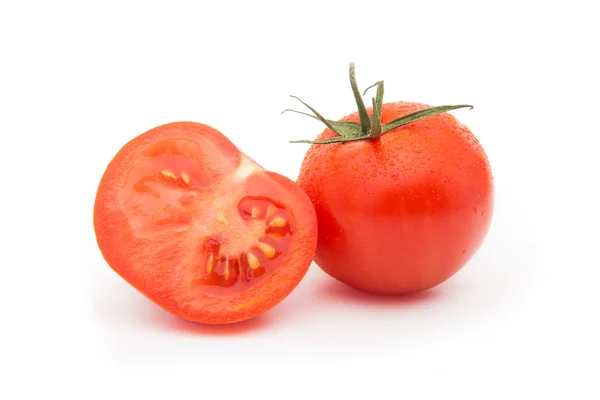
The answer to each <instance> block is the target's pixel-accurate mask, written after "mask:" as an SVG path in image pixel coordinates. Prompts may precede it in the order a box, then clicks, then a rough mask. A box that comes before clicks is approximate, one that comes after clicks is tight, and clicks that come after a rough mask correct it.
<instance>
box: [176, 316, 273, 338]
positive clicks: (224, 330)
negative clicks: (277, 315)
mask: <svg viewBox="0 0 600 400" xmlns="http://www.w3.org/2000/svg"><path fill="white" fill-rule="evenodd" d="M273 322H274V321H273V319H272V318H270V316H269V315H267V314H262V315H259V316H256V317H254V318H251V319H248V320H245V321H240V322H234V323H231V324H221V325H211V324H201V323H198V322H193V321H188V320H185V319H182V318H179V317H176V316H174V315H170V314H169V315H168V321H166V324H165V325H166V328H167V329H170V330H173V331H177V332H181V333H186V334H194V335H196V334H197V335H211V336H232V335H243V334H248V333H251V332H254V331H260V330H262V329H265V328H268V327H269V326H270V325H271V324H272V323H273Z"/></svg>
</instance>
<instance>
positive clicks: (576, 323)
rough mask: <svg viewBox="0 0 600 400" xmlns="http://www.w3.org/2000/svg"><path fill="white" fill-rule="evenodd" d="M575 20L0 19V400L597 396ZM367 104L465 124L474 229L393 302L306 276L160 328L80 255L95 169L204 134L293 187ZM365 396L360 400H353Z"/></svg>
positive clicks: (87, 248)
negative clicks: (381, 87) (485, 208)
mask: <svg viewBox="0 0 600 400" xmlns="http://www.w3.org/2000/svg"><path fill="white" fill-rule="evenodd" d="M592 3H593V2H591V1H587V2H584V1H569V2H552V1H550V2H541V1H540V2H535V1H503V2H496V3H491V2H467V1H460V0H457V1H451V2H450V1H448V2H432V1H428V2H418V1H411V2H399V1H390V2H381V1H379V2H378V1H373V0H371V1H360V2H355V1H344V2H340V3H337V4H334V3H333V2H327V1H317V2H313V1H302V2H296V3H291V2H283V1H280V2H266V1H248V2H228V1H211V2H202V1H189V2H180V1H169V2H166V1H165V2H139V3H134V2H127V1H118V2H117V1H114V2H110V1H102V2H95V3H92V2H75V1H73V2H65V1H52V2H41V1H40V2H31V1H29V2H28V1H20V2H17V1H14V2H10V1H2V2H0V135H2V136H1V138H2V149H3V151H2V156H1V157H0V166H1V169H0V171H1V172H2V189H1V190H2V192H1V193H2V195H1V196H0V205H1V209H2V220H1V222H0V232H1V233H2V237H1V242H0V243H2V244H1V256H0V257H1V258H0V266H1V268H2V275H1V276H2V279H1V282H2V283H1V289H0V300H1V301H0V307H1V311H2V321H3V323H2V325H3V328H2V329H1V330H0V338H1V341H0V351H1V353H0V365H1V366H2V367H3V370H4V372H2V375H1V378H0V382H2V383H1V384H0V398H2V399H21V398H39V399H41V398H48V396H50V395H57V396H60V397H61V398H77V399H96V398H101V399H107V398H110V399H117V398H118V399H121V398H124V399H125V398H128V399H133V398H148V399H150V398H152V399H153V398H161V399H166V398H168V399H177V398H190V399H209V398H211V399H212V398H242V399H243V398H260V399H267V398H269V399H270V398H273V399H290V398H294V399H295V398H299V399H300V398H301V399H306V398H309V397H311V398H347V397H352V396H354V397H356V398H363V399H367V398H384V399H387V398H406V399H417V398H432V399H440V398H448V397H450V398H453V397H455V396H456V397H457V398H468V399H495V398H499V399H500V398H502V399H506V398H534V397H533V396H536V398H537V396H543V395H548V394H557V395H559V397H561V398H576V399H586V398H596V399H597V398H599V397H598V396H600V392H599V390H598V386H597V384H594V383H593V381H592V380H593V379H597V377H598V361H597V360H598V358H599V357H600V351H599V345H598V337H600V330H599V329H598V327H597V324H596V323H597V321H598V315H599V313H598V304H600V301H599V300H600V295H599V291H598V289H597V283H598V278H599V277H600V273H599V268H600V262H599V261H598V253H597V247H598V239H600V237H599V235H598V223H599V222H600V221H599V214H598V208H597V207H598V195H597V191H596V188H597V186H598V181H599V180H598V177H597V176H598V173H599V172H600V168H599V167H598V161H597V159H598V157H597V151H598V150H597V148H598V147H597V146H596V143H598V140H597V139H598V135H599V134H600V129H599V127H598V126H599V125H598V117H597V115H598V90H599V89H600V85H599V80H598V71H599V70H600V65H599V62H598V60H597V55H598V37H600V31H599V29H598V25H597V20H596V18H595V15H597V13H596V12H595V11H593V10H592V7H591V4H592ZM350 61H354V62H355V63H356V66H357V77H358V81H359V85H361V87H363V88H364V87H366V85H368V84H371V83H373V82H375V81H376V80H379V79H384V80H385V84H386V97H385V100H386V101H396V100H408V101H419V102H424V103H428V104H432V105H441V104H461V103H470V104H473V105H475V109H473V110H471V111H468V110H457V111H455V112H453V114H454V115H456V116H457V117H458V118H459V119H461V120H462V121H463V122H465V123H466V124H467V125H468V126H469V127H470V128H471V129H472V130H473V132H474V133H475V135H476V136H477V137H478V138H479V139H480V141H481V142H482V144H483V146H484V148H485V149H486V151H487V153H488V155H489V157H490V161H491V163H492V168H493V172H494V175H495V179H496V210H495V215H494V220H493V224H492V228H491V230H490V233H489V235H488V237H487V239H486V241H485V244H484V245H483V246H482V247H481V249H480V251H479V252H478V253H477V255H476V257H475V258H474V259H473V260H472V261H471V262H470V263H469V264H468V265H467V266H465V267H464V268H463V269H462V270H461V271H460V272H459V273H458V274H457V275H456V276H455V277H453V278H452V279H451V280H449V281H448V282H446V283H444V284H443V285H441V286H439V287H438V288H436V289H434V290H432V291H430V292H427V293H425V294H423V295H420V296H413V297H411V298H409V299H379V298H373V297H369V296H366V295H362V294H359V293H357V292H354V291H351V290H349V289H346V288H345V287H344V286H342V285H341V284H338V283H336V282H334V281H333V280H332V279H331V278H329V277H327V276H326V275H325V274H324V273H322V272H321V271H320V269H319V268H318V267H316V266H315V265H314V264H313V266H312V267H311V269H310V271H309V273H308V275H307V277H306V279H305V280H303V281H302V283H301V284H300V286H299V287H298V288H297V290H296V291H294V292H293V293H292V294H291V295H290V296H289V297H288V298H287V299H286V300H285V301H284V302H282V303H281V304H280V305H279V306H277V307H276V308H274V309H273V310H271V311H270V312H268V313H267V314H264V315H263V316H262V317H259V318H257V319H255V320H251V321H249V322H246V323H241V324H237V325H234V326H226V327H206V326H200V325H196V324H193V323H188V322H185V321H181V320H179V319H177V318H175V317H172V316H171V315H168V314H166V313H165V312H164V311H162V310H160V309H158V307H156V306H154V305H153V304H151V303H149V301H147V300H146V299H145V298H143V297H142V296H141V295H140V294H138V293H137V292H136V291H135V290H133V289H132V288H131V287H129V286H128V285H127V284H126V283H125V282H124V281H122V280H121V279H120V278H118V277H117V276H116V274H115V273H114V272H112V270H111V269H110V268H109V267H108V266H107V265H106V263H105V262H104V260H103V259H102V256H101V254H100V252H99V251H98V249H97V246H96V243H95V238H94V232H93V227H92V207H93V201H94V196H95V191H96V188H97V184H98V182H99V179H100V177H101V175H102V173H103V171H104V168H105V167H106V164H107V163H108V162H109V161H110V159H111V158H112V156H113V155H114V154H115V153H116V152H117V151H118V149H119V148H120V147H121V146H122V145H123V144H124V143H125V142H127V141H128V140H130V139H131V138H133V137H134V136H137V135H138V134H140V133H142V132H144V131H146V130H148V129H150V128H152V127H155V126H157V125H161V124H164V123H168V122H173V121H180V120H192V121H198V122H203V123H206V124H208V125H211V126H213V127H215V128H217V129H218V130H220V131H221V132H223V133H224V134H226V135H227V136H228V137H229V138H230V139H231V140H232V141H233V142H234V143H235V144H236V145H238V146H239V148H240V149H242V150H243V151H244V152H246V153H248V154H249V155H250V156H251V157H252V158H254V159H256V160H257V161H259V162H260V163H261V164H262V165H263V166H264V167H265V168H268V169H272V170H275V171H278V172H280V173H282V174H284V175H286V176H288V177H290V178H292V179H295V178H296V176H297V173H298V170H299V167H300V163H301V161H302V157H303V155H304V152H305V150H306V148H307V147H306V145H299V144H288V143H287V142H288V140H292V139H301V138H312V137H314V136H316V135H317V134H318V133H319V132H320V131H321V129H322V127H321V126H320V124H319V123H317V122H315V121H313V120H310V119H308V118H304V117H301V116H298V115H293V114H285V115H279V112H280V111H281V110H283V109H285V108H288V107H297V104H296V103H295V102H294V101H293V99H291V98H289V97H288V95H290V94H295V95H298V96H300V97H301V98H303V99H304V100H305V101H307V102H309V104H311V105H313V106H315V107H316V108H317V109H318V110H320V111H322V112H323V113H324V114H325V115H326V116H327V117H329V118H340V117H341V116H343V115H345V114H347V113H349V112H351V111H353V110H354V103H353V99H352V96H351V92H350V88H349V84H348V80H347V68H348V63H349V62H350ZM376 396H377V397H376Z"/></svg>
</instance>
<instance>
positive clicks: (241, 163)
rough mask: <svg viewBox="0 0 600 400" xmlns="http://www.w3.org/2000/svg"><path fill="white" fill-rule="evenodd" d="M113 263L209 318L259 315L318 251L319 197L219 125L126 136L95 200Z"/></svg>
mask: <svg viewBox="0 0 600 400" xmlns="http://www.w3.org/2000/svg"><path fill="white" fill-rule="evenodd" d="M94 227H95V232H96V237H97V242H98V245H99V248H100V250H101V252H102V254H103V256H104V258H105V259H106V261H107V263H108V264H109V265H110V266H111V267H112V268H113V269H114V270H115V271H116V272H117V273H118V274H119V275H120V276H121V277H122V278H123V279H125V280H126V281H127V282H129V283H130V284H131V285H132V286H134V287H135V288H136V289H138V290H139V291H140V292H141V293H143V294H144V295H145V296H146V297H148V298H149V299H150V300H152V301H154V302H155V303H156V304H158V305H159V306H161V307H163V308H164V309H166V310H168V311H169V312H171V313H173V314H176V315H178V316H180V317H182V318H185V319H189V320H193V321H198V322H203V323H212V324H218V323H231V322H236V321H241V320H245V319H249V318H252V317H254V316H256V315H258V314H261V313H263V312H264V311H266V310H268V309H270V308H271V307H273V306H275V305H276V304H277V303H279V302H280V301H281V300H283V299H284V298H285V297H286V296H287V295H288V294H289V293H290V292H291V291H292V290H293V289H294V288H295V287H296V285H297V284H298V283H299V282H300V280H301V279H302V277H303V276H304V275H305V273H306V271H307V269H308V267H309V266H310V263H311V261H312V259H313V257H314V254H315V249H316V236H317V225H316V216H315V211H314V207H313V206H312V204H311V202H310V200H309V199H308V197H307V196H306V194H305V193H304V192H303V191H302V190H301V189H300V188H299V187H298V186H297V185H296V184H295V183H294V182H293V181H291V180H289V179H287V178H285V177H283V176H281V175H278V174H276V173H273V172H268V171H265V170H264V169H263V168H261V167H260V166H259V165H258V164H256V163H255V162H254V161H252V160H251V159H250V158H248V157H247V156H246V155H244V154H243V153H241V152H240V151H239V150H238V149H237V148H236V147H235V146H234V145H233V144H232V143H231V142H230V141H229V140H228V139H227V138H226V137H225V136H224V135H222V134H221V133H220V132H218V131H217V130H215V129H213V128H211V127H209V126H206V125H203V124H199V123H192V122H180V123H172V124H167V125H163V126H159V127H157V128H154V129H152V130H150V131H148V132H146V133H144V134H142V135H140V136H138V137H136V138H135V139H133V140H132V141H130V142H129V143H127V144H126V145H125V146H124V147H123V148H122V149H121V150H120V151H119V152H118V154H117V155H116V156H115V157H114V159H113V160H112V161H111V162H110V164H109V165H108V167H107V169H106V171H105V173H104V175H103V177H102V180H101V182H100V185H99V188H98V192H97V197H96V203H95V208H94Z"/></svg>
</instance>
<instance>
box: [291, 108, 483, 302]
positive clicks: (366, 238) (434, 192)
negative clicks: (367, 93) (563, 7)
mask: <svg viewBox="0 0 600 400" xmlns="http://www.w3.org/2000/svg"><path fill="white" fill-rule="evenodd" d="M425 108H428V106H426V105H423V104H417V103H405V102H397V103H388V104H384V105H383V109H382V123H384V124H385V123H387V122H389V121H392V120H394V119H396V118H398V117H401V116H404V115H407V114H410V113H412V112H415V111H419V110H422V109H425ZM371 111H372V110H371V109H369V110H368V112H369V115H371ZM341 121H353V122H358V121H359V117H358V113H353V114H350V115H349V116H347V117H345V118H343V119H342V120H341ZM334 136H336V134H335V133H333V132H332V131H331V130H329V129H326V130H325V131H323V132H322V133H321V134H320V135H319V136H318V138H317V140H323V139H327V138H330V137H334ZM297 183H298V184H299V185H300V187H301V188H302V189H304V191H305V192H306V193H307V194H308V196H309V197H310V199H311V201H312V202H313V204H314V206H315V209H316V213H317V220H318V224H319V238H318V246H317V252H316V256H315V262H316V263H317V264H318V265H319V266H320V267H321V268H322V269H323V270H324V271H325V272H326V273H328V274H329V275H331V276H332V277H334V278H336V279H338V280H340V281H342V282H344V283H346V284H348V285H349V286H352V287H354V288H356V289H358V290H361V291H365V292H369V293H374V294H382V295H399V294H408V293H414V292H419V291H422V290H426V289H429V288H432V287H434V286H436V285H439V284H440V283H442V282H444V281H446V280H447V279H448V278H450V277H451V276H453V275H454V274H455V273H456V272H457V271H458V270H460V269H461V268H462V267H463V266H464V265H465V264H466V263H467V262H468V261H469V259H470V258H471V257H472V256H473V255H474V254H475V252H476V251H477V250H478V248H479V247H480V246H481V244H482V242H483V240H484V238H485V236H486V234H487V232H488V229H489V226H490V223H491V218H492V210H493V178H492V173H491V168H490V164H489V162H488V159H487V156H486V154H485V152H484V150H483V148H482V147H481V145H480V144H479V142H478V141H477V139H476V138H475V136H474V135H473V134H472V132H471V131H470V130H469V129H468V128H467V127H466V126H465V125H463V124H461V123H460V122H459V121H458V120H456V118H455V117H453V116H452V115H450V114H448V113H443V114H438V115H434V116H431V117H428V118H425V119H423V120H420V121H417V122H414V123H411V124H408V125H404V126H401V127H399V128H396V129H393V130H391V131H389V132H386V133H384V134H383V135H382V136H381V137H379V138H377V139H374V140H360V141H354V142H347V143H332V144H313V145H311V147H310V149H309V150H308V152H307V154H306V156H305V158H304V161H303V163H302V167H301V170H300V174H299V177H298V180H297Z"/></svg>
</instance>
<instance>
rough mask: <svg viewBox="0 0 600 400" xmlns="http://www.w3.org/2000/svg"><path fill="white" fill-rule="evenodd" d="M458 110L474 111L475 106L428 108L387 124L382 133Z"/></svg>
mask: <svg viewBox="0 0 600 400" xmlns="http://www.w3.org/2000/svg"><path fill="white" fill-rule="evenodd" d="M458 108H469V109H473V106H471V105H468V104H461V105H459V106H437V107H431V108H427V109H425V110H421V111H417V112H414V113H412V114H408V115H405V116H404V117H400V118H398V119H395V120H393V121H390V122H388V123H387V124H385V125H383V127H382V132H381V133H385V132H387V131H391V130H392V129H394V128H398V127H399V126H403V125H406V124H410V123H412V122H415V121H419V120H421V119H424V118H427V117H431V116H432V115H436V114H441V113H443V112H446V111H450V110H456V109H458Z"/></svg>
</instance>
